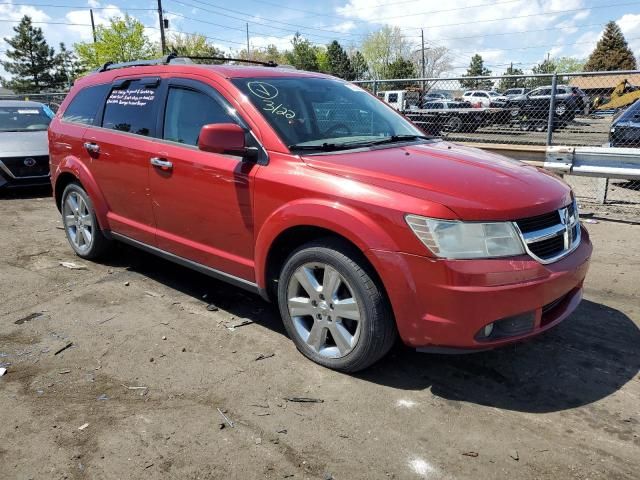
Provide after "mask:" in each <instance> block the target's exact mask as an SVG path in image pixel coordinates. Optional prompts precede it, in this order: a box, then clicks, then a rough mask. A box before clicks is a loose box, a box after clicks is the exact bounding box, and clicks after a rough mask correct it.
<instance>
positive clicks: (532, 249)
mask: <svg viewBox="0 0 640 480" xmlns="http://www.w3.org/2000/svg"><path fill="white" fill-rule="evenodd" d="M514 223H515V225H516V227H517V229H518V232H519V234H520V237H521V238H522V241H523V243H524V246H525V249H526V251H527V253H528V254H529V255H530V256H531V257H533V258H534V259H536V260H538V261H539V262H541V263H552V262H555V261H558V260H560V259H561V258H563V257H564V256H566V255H568V254H569V253H570V252H572V251H573V250H575V249H576V248H577V246H578V245H579V244H580V219H579V215H578V207H577V205H576V202H575V201H574V202H572V203H571V204H569V205H567V206H566V207H564V208H561V209H559V210H554V211H553V212H549V213H546V214H544V215H537V216H535V217H529V218H523V219H520V220H516V221H515V222H514Z"/></svg>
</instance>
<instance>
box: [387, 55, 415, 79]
mask: <svg viewBox="0 0 640 480" xmlns="http://www.w3.org/2000/svg"><path fill="white" fill-rule="evenodd" d="M385 73H386V78H413V77H415V76H416V66H415V65H414V64H413V62H412V61H411V60H407V59H406V58H402V57H399V58H397V59H396V60H394V61H393V62H391V63H390V64H389V66H388V67H387V70H386V72H385Z"/></svg>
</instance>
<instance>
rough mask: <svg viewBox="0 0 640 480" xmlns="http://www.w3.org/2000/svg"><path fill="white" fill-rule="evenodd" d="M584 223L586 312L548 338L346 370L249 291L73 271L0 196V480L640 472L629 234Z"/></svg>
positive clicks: (155, 266)
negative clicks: (306, 349) (309, 351)
mask: <svg viewBox="0 0 640 480" xmlns="http://www.w3.org/2000/svg"><path fill="white" fill-rule="evenodd" d="M588 227H589V230H590V231H591V234H592V238H593V242H594V244H595V254H594V258H593V263H592V269H591V272H590V274H589V276H588V280H587V284H586V291H585V300H584V302H583V303H582V304H581V306H580V307H579V309H578V310H577V311H576V313H575V314H574V315H573V316H572V317H571V318H569V319H568V320H567V321H565V322H564V323H563V324H561V325H560V326H558V327H557V328H556V329H554V330H552V331H551V332H548V333H547V334H545V335H543V336H542V337H540V338H538V339H536V340H534V341H531V342H529V343H526V344H521V345H517V346H512V347H508V348H504V349H501V350H497V351H492V352H485V353H478V354H474V355H466V356H444V355H442V356H441V355H427V354H418V353H415V352H413V351H411V350H408V349H406V348H403V347H400V346H398V347H396V348H395V349H394V350H393V351H392V354H391V355H389V356H388V357H387V358H386V359H385V360H383V361H382V362H380V363H378V364H377V365H375V366H374V367H372V368H370V369H369V370H367V371H365V372H363V373H360V374H357V375H344V374H340V373H336V372H333V371H330V370H327V369H324V368H322V367H319V366H317V365H314V364H312V363H310V362H309V361H307V360H305V359H304V358H303V357H302V356H301V355H300V354H299V353H297V351H296V349H295V348H294V346H293V344H292V343H291V342H290V341H289V340H288V339H287V338H286V336H285V334H284V330H283V328H282V325H281V323H280V321H279V319H278V316H277V313H276V311H275V309H274V308H273V307H272V306H271V305H269V304H267V303H265V302H263V301H262V300H260V299H259V298H257V297H254V296H252V295H249V294H246V293H244V292H242V291H240V290H237V289H235V288H233V287H229V286H226V285H224V284H222V283H219V282H216V281H213V280H210V279H208V278H206V277H203V276H201V275H199V274H197V273H194V272H191V271H189V270H186V269H184V268H181V267H178V266H174V265H172V264H169V263H166V262H164V261H161V260H158V259H156V258H154V257H152V256H149V255H147V254H144V253H141V252H138V251H135V250H132V249H130V248H127V247H124V246H121V247H119V248H117V249H116V251H115V252H114V253H113V254H112V255H111V257H110V258H109V260H108V261H106V262H103V263H90V262H85V261H83V260H81V259H79V258H77V257H75V256H74V255H73V254H72V251H71V249H70V248H69V247H68V246H67V244H66V240H65V237H64V233H63V231H62V230H61V229H60V221H59V216H58V213H57V211H56V209H55V207H54V205H53V202H52V201H51V199H50V198H48V197H47V192H46V191H45V192H39V191H30V192H22V193H20V194H12V195H10V196H6V195H5V196H4V198H2V199H0V245H2V248H1V249H0V292H1V293H0V298H1V300H2V301H1V302H0V363H3V364H9V365H4V366H5V367H6V368H7V373H6V374H5V375H4V376H3V377H1V378H0V412H1V415H2V421H0V439H2V441H1V442H0V472H2V474H1V475H0V477H2V478H7V479H10V478H11V479H13V478H19V479H28V478H34V479H60V478H78V479H80V478H90V479H102V478H136V479H144V478H175V479H181V480H182V479H196V478H198V479H228V478H239V479H254V478H255V479H258V478H266V479H272V478H273V479H276V478H294V479H295V478H298V479H301V478H309V479H329V478H334V479H387V478H397V479H405V478H406V479H414V478H417V479H419V478H428V479H478V478H509V479H513V478H517V479H534V478H535V479H549V478H554V479H555V478H561V479H587V478H589V479H608V480H610V479H620V478H629V479H631V478H638V477H637V475H638V471H640V437H639V435H640V425H639V424H640V411H639V409H640V407H639V405H640V402H639V400H640V376H639V375H638V373H639V370H640V330H639V328H638V326H639V324H640V292H639V290H638V285H639V284H640V248H638V247H639V246H640V235H639V233H640V230H639V229H640V227H639V226H636V225H630V224H625V223H613V222H610V221H605V220H600V221H599V223H597V224H590V225H588ZM60 262H73V263H74V264H76V265H78V266H80V267H82V269H69V268H66V267H64V266H62V265H61V264H60ZM211 303H212V304H215V305H216V306H217V307H218V308H219V309H218V310H217V311H211V310H208V309H207V305H208V304H211ZM247 321H248V322H251V323H248V324H246V325H243V326H236V327H234V326H235V325H240V324H242V323H244V322H247ZM65 347H67V348H66V349H65ZM56 352H59V353H57V354H56ZM142 387H144V388H142ZM295 397H307V398H311V399H317V400H318V402H316V403H299V402H295V401H291V400H286V399H287V398H289V399H291V398H295ZM218 409H220V411H222V412H224V414H225V416H226V417H227V418H228V419H229V420H230V421H231V422H233V427H231V426H230V425H229V424H228V423H227V422H226V420H225V419H224V418H223V417H222V415H221V414H220V413H219V411H218ZM633 472H635V473H633Z"/></svg>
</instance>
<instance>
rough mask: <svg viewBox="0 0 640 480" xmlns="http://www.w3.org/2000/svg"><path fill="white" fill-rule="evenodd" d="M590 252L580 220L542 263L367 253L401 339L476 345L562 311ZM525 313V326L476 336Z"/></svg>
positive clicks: (577, 295)
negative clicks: (575, 240)
mask: <svg viewBox="0 0 640 480" xmlns="http://www.w3.org/2000/svg"><path fill="white" fill-rule="evenodd" d="M591 252H592V246H591V242H590V240H589V235H588V233H587V232H586V230H585V229H584V228H582V241H581V243H580V245H579V246H578V248H577V249H576V250H575V251H573V252H572V253H571V254H569V255H568V256H566V257H564V258H563V259H562V260H559V261H557V262H555V263H552V264H548V265H542V264H540V263H539V262H537V261H535V260H533V259H532V258H531V257H529V256H519V257H512V258H505V259H487V260H443V259H435V258H429V257H422V256H417V255H410V254H404V253H398V252H387V251H377V250H372V251H370V252H369V253H370V255H369V258H370V259H371V261H372V262H373V263H374V266H375V267H376V269H377V271H378V272H379V274H380V276H381V278H382V281H383V283H384V285H385V288H386V291H387V293H388V295H389V298H390V300H391V304H392V307H393V311H394V315H395V318H396V323H397V326H398V331H399V333H400V337H401V338H402V340H403V341H404V343H406V344H407V345H409V346H411V347H415V348H425V347H438V348H444V349H472V350H475V349H478V350H482V349H487V348H494V347H497V346H500V345H504V344H508V343H512V342H515V341H520V340H523V339H526V338H529V337H533V336H535V335H538V334H540V333H542V332H543V331H545V330H548V329H549V328H552V327H553V326H555V325H557V324H558V323H560V322H561V321H562V320H563V319H565V318H566V317H567V316H569V314H570V313H571V312H572V311H573V310H574V309H575V308H576V307H577V305H578V303H579V302H580V300H581V298H582V284H583V282H584V278H585V276H586V274H587V270H588V268H589V259H590V257H591ZM543 310H544V311H543ZM525 314H531V316H532V318H533V320H532V325H531V328H530V329H527V330H526V331H524V332H522V331H520V332H519V333H517V334H514V335H510V336H501V337H499V338H495V339H492V338H488V339H484V340H483V339H479V338H478V332H480V331H481V330H482V329H483V328H484V327H485V326H486V325H487V324H489V323H492V322H495V321H498V320H503V319H510V318H512V317H516V316H522V315H525ZM434 350H437V348H436V349H434Z"/></svg>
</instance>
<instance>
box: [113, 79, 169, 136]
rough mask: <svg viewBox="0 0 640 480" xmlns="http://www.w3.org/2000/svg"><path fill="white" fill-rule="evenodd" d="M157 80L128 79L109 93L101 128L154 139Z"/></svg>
mask: <svg viewBox="0 0 640 480" xmlns="http://www.w3.org/2000/svg"><path fill="white" fill-rule="evenodd" d="M157 85H158V82H157V81H155V82H154V81H153V80H148V79H140V80H128V81H126V82H124V83H123V84H122V85H119V86H116V87H114V88H113V89H112V90H111V93H110V94H109V97H108V98H107V102H106V105H105V107H104V115H103V117H102V126H103V128H110V129H112V130H119V131H121V132H128V133H135V134H136V135H143V136H153V135H154V134H155V124H156V110H157V103H158V101H157V91H156V90H157Z"/></svg>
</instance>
